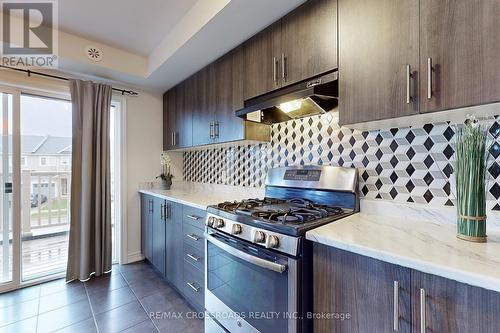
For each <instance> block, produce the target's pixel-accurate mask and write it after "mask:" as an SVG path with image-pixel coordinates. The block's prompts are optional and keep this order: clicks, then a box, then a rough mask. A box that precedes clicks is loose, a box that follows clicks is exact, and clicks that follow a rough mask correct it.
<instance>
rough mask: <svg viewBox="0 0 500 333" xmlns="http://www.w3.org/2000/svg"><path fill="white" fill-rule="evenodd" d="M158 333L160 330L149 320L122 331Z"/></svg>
mask: <svg viewBox="0 0 500 333" xmlns="http://www.w3.org/2000/svg"><path fill="white" fill-rule="evenodd" d="M157 332H158V329H157V328H156V327H155V325H154V324H153V322H152V321H151V320H149V319H148V320H145V321H143V322H142V323H139V324H137V325H135V326H132V327H130V328H127V329H126V330H124V331H122V333H157Z"/></svg>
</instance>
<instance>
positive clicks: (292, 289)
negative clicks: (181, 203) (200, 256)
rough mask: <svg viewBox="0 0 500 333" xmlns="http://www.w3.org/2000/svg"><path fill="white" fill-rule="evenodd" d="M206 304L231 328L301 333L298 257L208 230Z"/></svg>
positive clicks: (236, 329)
mask: <svg viewBox="0 0 500 333" xmlns="http://www.w3.org/2000/svg"><path fill="white" fill-rule="evenodd" d="M205 244H206V254H207V255H206V257H205V258H206V259H205V260H206V265H205V275H206V276H205V307H206V309H207V312H208V313H209V314H210V315H211V316H212V317H213V318H214V319H215V320H216V321H218V322H219V323H220V324H221V325H222V326H224V328H225V329H227V330H228V331H229V332H233V333H236V332H273V333H280V332H296V331H297V321H296V317H297V316H296V314H297V313H298V308H297V303H298V302H297V295H298V293H297V260H296V259H293V258H290V257H287V256H284V255H280V254H277V253H275V252H273V251H269V250H266V249H262V248H259V247H256V246H253V245H252V244H250V243H248V242H246V241H243V240H239V239H236V238H234V237H230V236H228V235H226V234H222V233H220V232H216V231H213V230H212V229H209V231H208V233H207V235H206V242H205Z"/></svg>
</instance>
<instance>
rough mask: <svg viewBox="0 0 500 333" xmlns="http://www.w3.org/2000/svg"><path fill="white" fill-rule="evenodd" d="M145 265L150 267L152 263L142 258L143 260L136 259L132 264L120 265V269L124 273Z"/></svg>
mask: <svg viewBox="0 0 500 333" xmlns="http://www.w3.org/2000/svg"><path fill="white" fill-rule="evenodd" d="M145 267H150V265H149V264H148V262H147V261H145V260H142V261H136V262H133V263H130V264H126V265H120V266H119V269H120V271H121V272H122V273H124V272H130V271H133V270H138V269H143V268H145Z"/></svg>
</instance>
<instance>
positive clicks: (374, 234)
mask: <svg viewBox="0 0 500 333" xmlns="http://www.w3.org/2000/svg"><path fill="white" fill-rule="evenodd" d="M388 214H391V215H390V216H388ZM454 221H455V213H454V209H431V208H428V207H426V206H420V207H419V206H417V205H414V206H406V205H397V204H392V203H377V204H375V203H374V202H373V201H372V202H370V201H368V200H363V201H362V205H361V213H357V214H354V215H352V216H350V217H347V218H344V219H341V220H339V221H336V222H333V223H330V224H328V225H325V226H322V227H319V228H316V229H314V230H311V231H309V232H307V235H306V237H307V239H309V240H311V241H314V242H318V243H321V244H325V245H329V246H332V247H335V248H339V249H342V250H346V251H350V252H354V253H357V254H361V255H365V256H368V257H372V258H375V259H379V260H383V261H386V262H389V263H393V264H397V265H400V266H405V267H409V268H413V269H416V270H419V271H422V272H425V273H430V274H434V275H439V276H442V277H445V278H449V279H452V280H456V281H459V282H463V283H467V284H470V285H474V286H478V287H482V288H485V289H490V290H494V291H497V292H500V228H499V225H500V224H499V222H498V215H497V216H494V215H493V214H490V216H489V217H488V222H487V223H488V225H487V234H488V242H487V243H485V244H478V243H471V242H466V241H462V240H459V239H457V238H456V227H455V224H454Z"/></svg>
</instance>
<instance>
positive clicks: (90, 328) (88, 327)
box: [55, 317, 104, 333]
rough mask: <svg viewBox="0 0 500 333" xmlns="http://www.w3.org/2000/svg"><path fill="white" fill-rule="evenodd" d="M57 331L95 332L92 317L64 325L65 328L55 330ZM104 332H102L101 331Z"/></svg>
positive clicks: (59, 332) (63, 332)
mask: <svg viewBox="0 0 500 333" xmlns="http://www.w3.org/2000/svg"><path fill="white" fill-rule="evenodd" d="M55 332H57V333H97V327H96V326H95V321H94V318H93V317H91V318H89V319H86V320H84V321H81V322H79V323H76V324H73V325H70V326H66V327H65V328H63V329H61V330H59V331H55ZM103 333H104V332H103Z"/></svg>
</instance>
